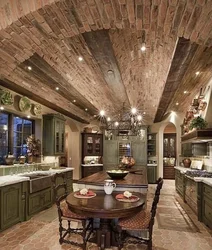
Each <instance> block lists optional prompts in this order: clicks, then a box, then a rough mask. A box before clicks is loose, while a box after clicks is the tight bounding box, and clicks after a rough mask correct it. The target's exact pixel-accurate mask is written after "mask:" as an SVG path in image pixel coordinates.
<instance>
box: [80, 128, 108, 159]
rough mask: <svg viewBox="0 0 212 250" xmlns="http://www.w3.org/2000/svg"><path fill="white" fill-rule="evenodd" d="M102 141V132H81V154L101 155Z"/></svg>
mask: <svg viewBox="0 0 212 250" xmlns="http://www.w3.org/2000/svg"><path fill="white" fill-rule="evenodd" d="M102 154H103V143H102V134H92V133H87V134H86V133H83V134H82V155H83V158H84V156H102Z"/></svg>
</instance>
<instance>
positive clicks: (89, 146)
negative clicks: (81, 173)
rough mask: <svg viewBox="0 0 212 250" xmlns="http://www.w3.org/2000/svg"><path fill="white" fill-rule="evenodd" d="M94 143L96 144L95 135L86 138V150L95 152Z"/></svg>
mask: <svg viewBox="0 0 212 250" xmlns="http://www.w3.org/2000/svg"><path fill="white" fill-rule="evenodd" d="M93 144H94V141H93V137H92V136H88V137H87V140H86V151H87V153H88V154H92V153H93Z"/></svg>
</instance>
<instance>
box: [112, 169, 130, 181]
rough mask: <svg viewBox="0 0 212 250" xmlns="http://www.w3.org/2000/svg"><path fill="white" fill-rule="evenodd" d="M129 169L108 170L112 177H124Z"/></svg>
mask: <svg viewBox="0 0 212 250" xmlns="http://www.w3.org/2000/svg"><path fill="white" fill-rule="evenodd" d="M128 173H129V171H126V170H120V169H119V170H115V169H113V170H108V171H107V174H108V175H109V176H110V177H111V178H112V179H123V178H124V177H125V176H126V175H127V174H128Z"/></svg>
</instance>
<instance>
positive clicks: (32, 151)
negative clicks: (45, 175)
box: [26, 135, 41, 163]
mask: <svg viewBox="0 0 212 250" xmlns="http://www.w3.org/2000/svg"><path fill="white" fill-rule="evenodd" d="M26 143H27V155H28V163H32V162H34V160H35V157H36V158H37V157H39V156H40V148H41V142H40V140H38V139H37V140H36V139H35V135H30V136H28V137H27V139H26Z"/></svg>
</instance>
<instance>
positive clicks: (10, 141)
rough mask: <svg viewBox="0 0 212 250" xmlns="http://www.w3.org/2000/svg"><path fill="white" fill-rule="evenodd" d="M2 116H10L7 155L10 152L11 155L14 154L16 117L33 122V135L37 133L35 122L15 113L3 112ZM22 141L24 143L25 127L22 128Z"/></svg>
mask: <svg viewBox="0 0 212 250" xmlns="http://www.w3.org/2000/svg"><path fill="white" fill-rule="evenodd" d="M0 114H7V115H8V151H7V154H8V153H9V152H10V153H11V154H13V153H14V151H13V150H14V147H15V146H14V143H13V138H14V117H15V116H18V117H19V118H21V119H23V120H28V121H31V122H32V134H34V133H35V120H33V119H30V118H27V117H25V116H24V115H19V114H15V113H11V112H7V111H5V110H3V111H1V112H0ZM21 134H22V139H21V141H22V142H23V135H24V133H23V127H22V132H21Z"/></svg>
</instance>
